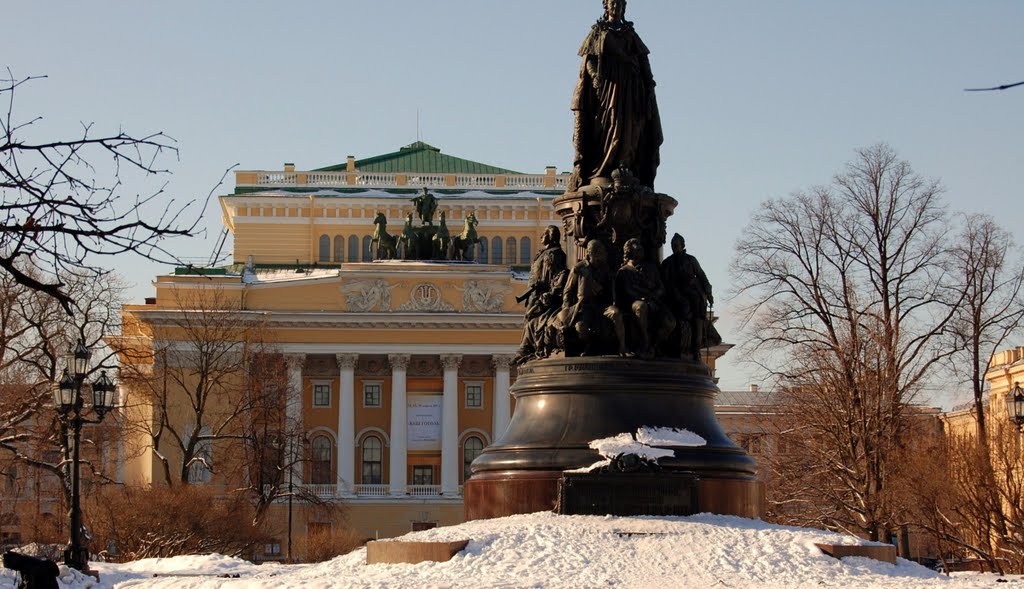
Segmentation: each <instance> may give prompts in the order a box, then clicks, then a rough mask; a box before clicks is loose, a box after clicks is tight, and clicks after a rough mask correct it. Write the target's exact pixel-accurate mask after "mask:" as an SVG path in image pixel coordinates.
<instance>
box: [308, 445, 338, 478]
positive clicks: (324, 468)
mask: <svg viewBox="0 0 1024 589" xmlns="http://www.w3.org/2000/svg"><path fill="white" fill-rule="evenodd" d="M333 449H334V444H333V443H332V442H331V439H330V438H328V437H327V436H322V435H321V436H317V437H315V438H313V443H312V453H313V456H312V458H313V465H312V469H310V482H311V483H313V484H314V485H329V484H330V483H331V482H333V481H331V453H332V450H333Z"/></svg>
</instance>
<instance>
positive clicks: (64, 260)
mask: <svg viewBox="0 0 1024 589" xmlns="http://www.w3.org/2000/svg"><path fill="white" fill-rule="evenodd" d="M38 79H39V78H33V77H26V78H20V79H18V78H15V77H14V75H13V74H12V73H11V71H10V69H8V70H7V77H6V78H4V79H0V102H5V103H6V106H7V108H6V114H5V115H3V116H0V134H2V137H0V195H2V196H3V204H2V205H0V270H2V271H3V272H5V273H7V274H9V275H10V276H12V277H13V278H14V279H15V280H16V281H17V282H19V283H20V284H23V285H25V286H26V287H28V288H30V289H33V290H36V291H39V292H43V293H46V294H48V295H50V296H52V297H53V298H55V299H56V300H57V301H59V303H60V305H61V306H62V307H63V309H64V311H65V312H66V313H68V314H70V313H72V311H73V306H74V300H73V296H72V292H71V290H70V288H69V285H68V284H67V283H65V282H64V280H63V277H65V276H69V275H76V276H81V275H84V274H93V275H97V274H102V273H103V272H104V271H103V270H100V269H98V268H96V267H95V266H94V264H93V263H91V262H90V259H91V257H92V256H94V255H101V256H110V255H116V254H121V253H126V252H134V253H136V254H138V255H141V256H143V257H144V258H147V259H150V260H157V261H163V262H172V261H175V258H174V256H173V255H171V254H170V253H169V252H168V251H167V250H166V249H164V240H165V239H167V238H169V237H174V236H179V235H191V234H193V232H194V231H195V230H196V227H197V224H198V223H199V220H200V218H201V216H202V212H203V211H202V210H200V211H199V213H198V214H197V215H196V216H195V217H194V218H189V219H186V214H187V213H188V211H189V209H190V208H192V205H193V204H194V203H195V201H191V200H190V201H188V202H185V203H183V204H181V203H177V202H175V200H174V199H169V198H167V195H166V193H165V191H164V187H163V186H160V187H158V188H155V189H153V190H151V191H149V192H148V193H147V194H141V193H137V194H131V192H130V191H129V189H128V188H127V187H126V186H125V182H126V181H128V180H129V179H134V177H135V176H141V177H142V178H152V177H160V176H163V175H166V174H167V173H168V171H167V169H165V168H164V167H162V166H163V164H162V163H161V162H162V160H163V159H165V158H166V156H172V157H177V153H178V149H177V147H176V146H175V145H174V140H173V139H172V138H170V137H168V136H167V135H165V134H163V133H151V134H147V135H142V136H136V135H132V134H129V133H127V132H125V131H118V132H116V133H111V134H102V133H99V134H98V133H95V132H94V131H93V124H92V123H83V124H82V128H81V129H80V130H79V131H78V132H77V133H74V134H72V135H71V136H70V137H69V138H61V139H36V138H33V137H31V134H32V131H33V130H34V128H33V125H34V124H35V123H37V122H38V121H39V120H40V118H41V117H35V118H31V117H30V118H21V117H19V116H16V114H15V94H16V90H18V89H19V88H21V87H22V86H24V85H25V84H27V83H29V82H32V81H35V80H38ZM205 202H206V201H204V202H203V206H202V208H203V209H205Z"/></svg>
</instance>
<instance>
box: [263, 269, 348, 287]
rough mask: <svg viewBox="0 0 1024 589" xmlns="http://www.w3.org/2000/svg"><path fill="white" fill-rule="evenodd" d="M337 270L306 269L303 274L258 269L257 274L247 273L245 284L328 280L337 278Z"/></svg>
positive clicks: (292, 271)
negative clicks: (333, 277) (311, 279)
mask: <svg viewBox="0 0 1024 589" xmlns="http://www.w3.org/2000/svg"><path fill="white" fill-rule="evenodd" d="M337 275H338V269H337V268H304V269H303V270H302V271H301V272H299V271H297V270H295V269H281V268H274V269H269V268H267V269H259V268H257V269H256V272H255V273H253V272H250V271H246V272H245V274H244V276H243V282H245V283H247V284H258V283H262V282H286V281H289V280H308V279H310V278H326V277H329V276H337Z"/></svg>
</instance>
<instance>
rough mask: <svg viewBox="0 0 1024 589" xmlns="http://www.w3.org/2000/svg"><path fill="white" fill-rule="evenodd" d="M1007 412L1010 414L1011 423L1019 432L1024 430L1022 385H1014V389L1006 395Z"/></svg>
mask: <svg viewBox="0 0 1024 589" xmlns="http://www.w3.org/2000/svg"><path fill="white" fill-rule="evenodd" d="M1006 412H1007V413H1008V414H1009V417H1010V421H1012V422H1013V423H1014V424H1016V426H1017V431H1018V432H1019V431H1021V430H1024V389H1021V388H1020V383H1019V382H1015V383H1013V388H1012V389H1010V392H1009V393H1007V395H1006Z"/></svg>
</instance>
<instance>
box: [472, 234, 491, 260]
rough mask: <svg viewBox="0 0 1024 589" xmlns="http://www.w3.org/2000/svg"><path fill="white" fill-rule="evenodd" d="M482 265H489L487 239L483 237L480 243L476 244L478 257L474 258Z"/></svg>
mask: <svg viewBox="0 0 1024 589" xmlns="http://www.w3.org/2000/svg"><path fill="white" fill-rule="evenodd" d="M473 259H474V260H476V261H477V262H480V263H481V264H486V263H487V261H488V260H487V238H486V237H481V238H480V241H478V242H476V257H475V258H473Z"/></svg>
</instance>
